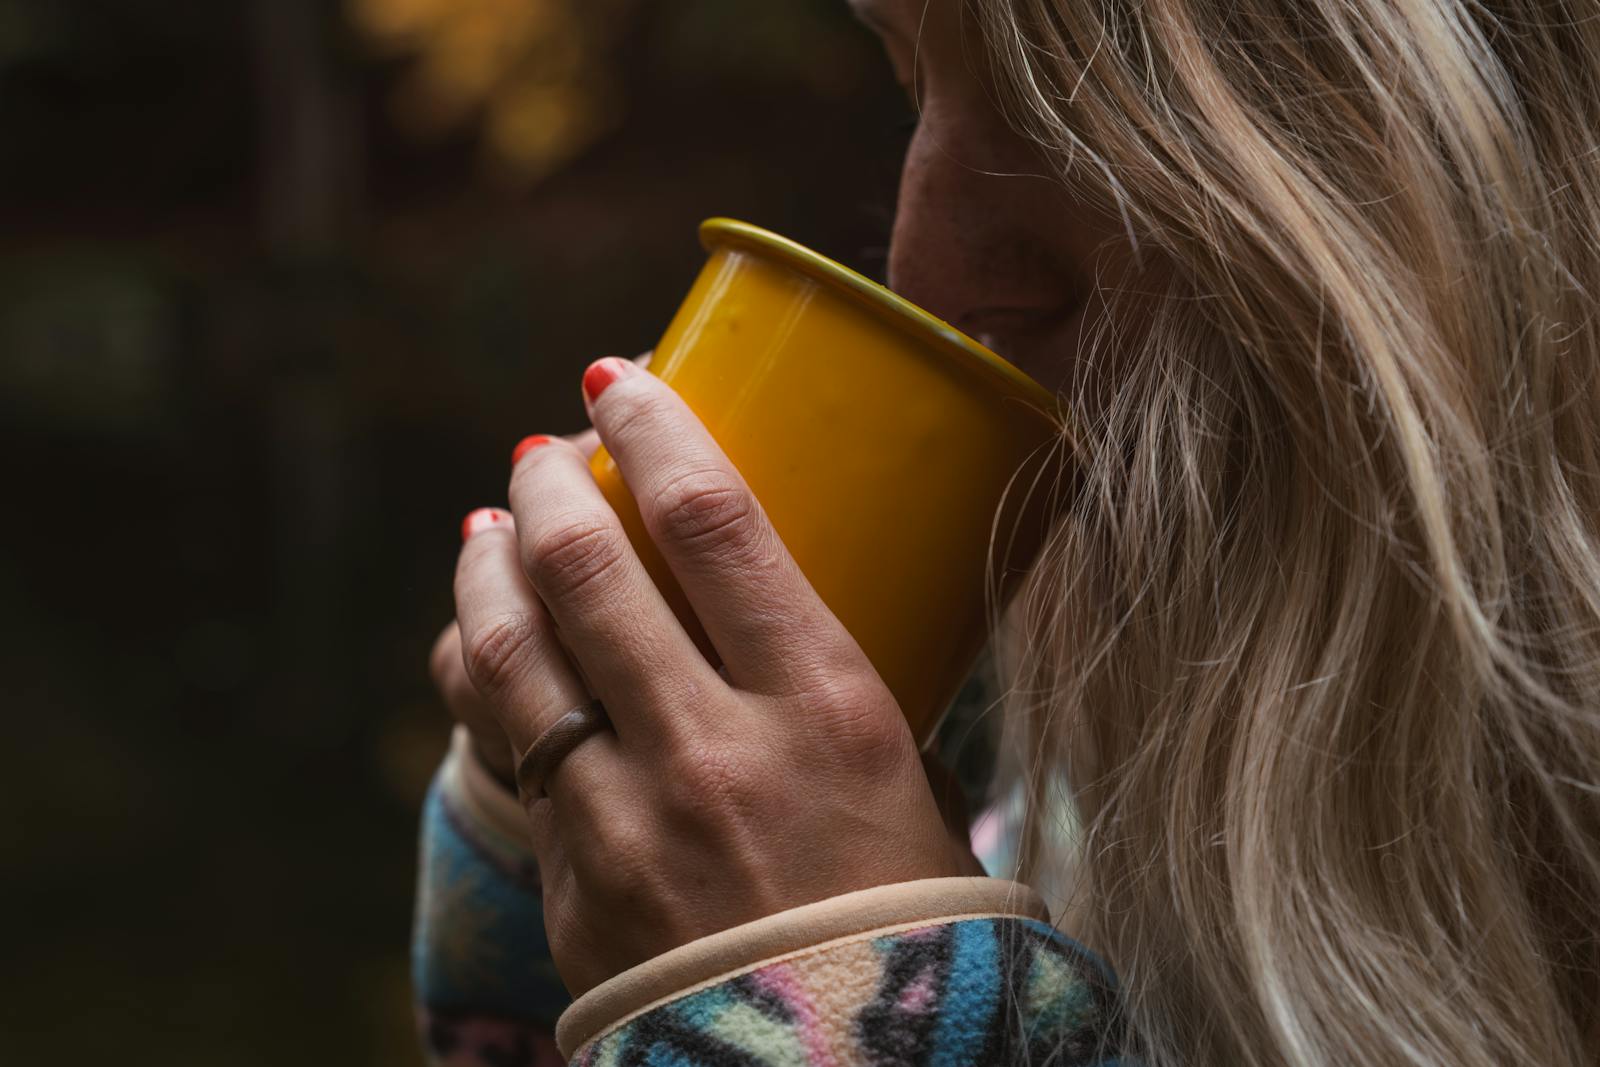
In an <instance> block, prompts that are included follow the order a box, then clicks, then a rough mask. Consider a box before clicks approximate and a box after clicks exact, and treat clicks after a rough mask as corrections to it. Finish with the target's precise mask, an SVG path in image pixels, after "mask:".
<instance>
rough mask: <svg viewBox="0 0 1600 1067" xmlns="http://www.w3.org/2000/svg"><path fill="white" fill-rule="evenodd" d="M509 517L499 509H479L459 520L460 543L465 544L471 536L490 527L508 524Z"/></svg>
mask: <svg viewBox="0 0 1600 1067" xmlns="http://www.w3.org/2000/svg"><path fill="white" fill-rule="evenodd" d="M510 520H511V516H509V515H507V514H506V513H505V512H503V511H501V510H500V509H499V508H479V509H478V510H477V511H474V512H472V513H470V514H469V515H468V516H467V517H466V518H464V519H462V520H461V541H462V543H463V544H465V543H466V542H467V541H468V540H470V539H471V537H472V535H473V534H478V533H482V532H483V531H485V530H487V529H488V528H489V527H491V526H498V525H500V524H501V523H503V522H509V521H510Z"/></svg>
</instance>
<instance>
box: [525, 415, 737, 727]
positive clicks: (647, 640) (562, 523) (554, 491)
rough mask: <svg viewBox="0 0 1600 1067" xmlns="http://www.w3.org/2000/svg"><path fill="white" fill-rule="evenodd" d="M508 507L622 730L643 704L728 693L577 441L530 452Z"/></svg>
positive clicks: (535, 578) (544, 591)
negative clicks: (658, 586)
mask: <svg viewBox="0 0 1600 1067" xmlns="http://www.w3.org/2000/svg"><path fill="white" fill-rule="evenodd" d="M511 507H512V511H513V512H514V514H515V516H516V530H517V540H518V542H519V551H520V557H521V566H522V571H523V573H525V574H526V575H527V578H528V579H530V580H531V583H532V589H536V590H537V591H538V599H539V600H541V601H542V602H543V604H544V605H545V607H546V608H547V609H548V612H549V616H550V618H552V619H553V620H554V622H555V626H556V632H557V634H558V635H559V638H560V641H561V643H562V645H564V646H565V648H566V649H567V651H568V652H569V653H570V654H571V656H572V658H573V660H574V661H575V662H576V664H577V666H578V667H579V669H580V670H581V671H582V672H583V676H584V677H585V678H586V679H587V680H588V682H589V684H590V686H591V688H592V691H593V693H594V695H595V696H597V697H599V698H600V700H601V701H603V702H604V703H605V705H606V707H607V709H608V711H609V712H610V713H611V717H612V721H613V722H614V723H615V724H616V727H617V731H618V733H619V734H620V735H622V736H624V737H626V736H628V733H629V730H630V728H636V727H639V726H643V725H645V718H644V716H643V714H642V712H641V709H649V710H650V711H659V710H660V709H677V708H685V709H692V708H694V707H696V706H698V705H699V704H701V703H703V702H704V700H705V697H706V695H707V694H708V693H709V692H711V691H713V690H714V689H716V690H723V691H725V689H726V686H725V685H724V683H723V682H722V680H721V679H720V678H718V677H717V675H716V673H715V672H714V671H713V670H712V669H711V667H710V665H709V664H707V663H706V661H705V657H704V656H702V655H701V654H700V651H699V649H697V648H695V646H694V642H693V641H692V640H691V639H690V638H689V636H688V635H687V634H686V633H684V630H683V627H682V626H681V625H680V624H679V622H678V620H677V617H676V616H675V615H673V613H672V609H671V608H670V607H668V606H667V603H666V601H665V600H664V599H663V598H662V596H661V593H660V592H659V591H658V590H657V589H656V587H655V585H654V583H652V582H651V581H650V577H649V575H648V574H647V573H646V572H645V569H644V565H643V564H642V563H641V562H640V561H639V557H638V555H637V554H636V553H635V552H634V550H633V546H632V545H631V544H629V542H628V539H627V535H626V534H625V533H624V532H623V529H622V524H621V522H620V521H619V520H618V518H617V516H616V513H615V512H614V511H613V510H612V509H611V506H610V504H608V503H607V502H606V499H605V497H604V496H603V495H602V494H601V492H600V488H599V486H597V485H596V484H595V482H594V478H593V477H592V476H591V475H590V473H589V465H588V463H587V462H586V461H585V460H584V458H583V456H582V455H581V454H580V453H579V452H578V450H577V449H576V448H574V447H573V446H572V445H571V444H570V443H568V442H566V441H560V440H547V441H546V442H544V443H542V444H540V445H539V446H537V447H534V448H532V449H530V450H529V451H527V452H525V453H524V454H523V455H522V456H521V458H520V459H519V461H518V463H517V465H516V468H515V470H514V471H513V472H512V478H511ZM525 584H526V583H525ZM630 720H635V721H630Z"/></svg>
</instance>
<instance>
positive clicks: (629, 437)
mask: <svg viewBox="0 0 1600 1067" xmlns="http://www.w3.org/2000/svg"><path fill="white" fill-rule="evenodd" d="M584 384H585V393H586V396H587V398H588V400H589V408H590V418H591V420H592V421H593V423H594V426H595V428H596V429H597V431H598V432H599V435H600V438H601V439H602V440H603V441H604V442H605V444H606V447H607V449H608V450H609V451H610V452H611V454H612V456H613V457H614V458H615V459H616V461H617V464H618V466H619V467H620V469H621V471H622V474H623V477H624V479H625V480H626V482H627V484H628V485H629V486H630V487H631V489H632V491H633V493H634V495H635V497H636V498H637V500H638V501H639V504H640V509H641V514H642V516H643V519H644V524H645V527H646V529H647V530H648V531H649V533H650V535H651V537H652V538H653V539H654V540H655V542H656V543H657V545H659V547H660V549H661V552H662V555H663V556H664V557H665V558H666V560H667V561H668V563H669V564H670V565H671V567H672V569H673V572H674V573H675V574H676V576H677V578H678V580H679V582H680V584H681V585H682V586H683V589H684V591H685V593H686V594H687V595H688V597H689V600H690V602H691V603H692V604H693V606H694V610H695V613H696V615H697V616H698V617H699V619H700V621H701V623H702V624H703V625H704V627H705V630H706V633H707V634H708V635H709V636H710V637H711V639H712V641H713V643H714V644H715V645H716V648H717V651H718V653H719V654H720V655H721V657H722V659H723V661H724V670H723V672H721V673H719V672H718V671H716V670H713V669H712V667H711V666H710V664H708V663H707V662H706V660H705V658H704V657H703V656H701V655H700V653H699V651H698V650H697V649H696V648H695V646H694V644H693V642H692V641H691V640H690V638H689V637H688V635H687V634H686V633H685V632H684V630H683V628H682V626H681V625H680V624H679V623H678V621H677V619H676V618H675V617H674V615H673V614H672V611H671V609H670V608H669V607H668V606H667V604H666V602H665V601H664V600H663V599H662V597H661V595H660V593H659V592H658V591H657V590H656V588H655V586H654V585H653V584H652V583H651V581H650V579H649V578H648V577H647V575H646V573H645V570H644V567H643V565H642V564H641V563H640V561H639V558H638V556H637V555H636V554H635V552H634V550H633V548H632V546H631V545H629V543H628V540H627V538H626V536H625V535H624V533H623V530H622V527H621V524H620V523H619V521H618V519H617V516H616V514H615V513H614V512H613V511H612V509H611V507H610V506H609V504H607V502H606V500H605V498H604V497H603V496H602V495H601V493H600V490H599V488H598V487H597V486H596V484H595V482H594V480H593V478H592V477H591V476H590V474H589V469H588V464H587V461H586V459H585V457H584V456H583V454H582V453H581V452H580V450H579V449H578V448H577V447H575V446H574V445H573V444H572V443H570V442H567V441H563V440H559V439H552V440H550V441H548V442H547V443H545V444H542V445H541V446H539V447H535V448H532V449H531V450H528V451H526V452H525V453H524V454H523V455H522V456H521V458H520V460H519V462H517V464H516V467H515V470H514V471H513V474H512V480H511V510H512V515H505V513H503V512H500V513H480V517H479V520H478V521H476V522H474V523H471V524H470V526H471V536H470V537H469V539H468V540H467V543H466V544H465V546H464V547H463V548H462V551H461V557H460V560H459V563H458V566H457V571H456V583H455V591H456V611H457V616H458V619H459V621H460V635H461V636H460V640H461V645H462V649H463V660H464V663H465V666H466V671H467V674H468V675H469V677H470V679H471V682H472V684H473V686H474V687H475V689H476V691H477V692H478V693H479V694H481V696H482V697H483V699H484V702H485V705H486V706H487V709H488V711H489V712H490V714H491V715H492V716H493V718H494V721H495V722H496V723H497V724H498V725H499V727H500V729H501V730H503V731H504V733H505V735H506V737H507V738H508V739H509V740H510V743H511V748H512V750H513V751H515V752H518V753H522V752H526V751H527V749H528V748H529V747H530V746H531V745H532V744H533V743H534V741H535V740H536V739H537V738H538V737H539V736H540V735H541V734H542V733H543V732H544V730H545V729H546V728H548V727H549V726H550V725H551V724H552V723H553V722H555V721H556V720H557V719H559V718H560V717H561V716H562V715H563V714H565V713H566V712H567V711H569V710H571V709H572V708H574V707H578V706H580V705H583V704H586V703H588V702H589V701H590V700H591V699H594V698H598V699H600V700H601V701H602V702H603V703H604V705H605V708H606V711H607V712H608V714H609V716H610V720H611V723H612V727H613V729H612V730H605V731H602V732H600V733H598V734H595V735H594V736H591V737H589V738H587V739H586V740H584V741H583V742H582V743H581V744H579V745H578V746H577V748H576V749H574V750H573V751H572V752H571V753H570V754H569V755H567V756H566V758H565V759H564V760H563V761H562V762H561V763H560V764H559V765H557V766H556V767H555V768H554V769H553V770H552V771H551V772H550V773H549V775H548V777H547V778H546V779H545V789H546V790H547V792H548V798H535V797H531V796H527V795H524V797H523V801H524V806H525V807H526V809H527V811H528V817H529V822H530V825H531V828H532V839H533V843H534V849H535V852H536V853H537V855H538V858H539V867H540V873H541V877H542V881H543V883H544V894H545V916H546V927H547V931H548V933H549V937H550V944H551V949H552V952H553V955H554V957H555V962H556V965H557V967H558V969H559V970H560V972H561V976H562V978H563V980H564V981H565V982H566V983H567V986H568V988H569V989H571V990H572V992H573V993H574V994H578V993H582V992H583V991H585V990H587V989H589V988H590V987H592V986H594V985H595V984H597V983H598V982H601V981H603V980H604V979H606V978H608V977H610V976H612V975H614V974H616V973H618V972H620V971H622V970H624V969H626V968H628V967H630V966H633V965H634V964H637V963H640V962H642V961H644V960H646V959H649V958H650V957H652V956H655V955H657V954H659V953H661V952H664V951H666V950H668V949H670V948H673V947H675V946H677V945H681V944H684V943H686V942H688V941H691V940H693V939H695V938H697V937H701V936H703V935H705V934H708V933H713V932H715V931H717V930H721V929H725V928H727V927H729V926H733V925H736V924H738V923H741V922H746V921H749V920H752V919H755V918H759V917H761V916H764V915H768V914H771V913H774V912H777V911H781V910H784V909H786V908H791V907H795V906H797V905H800V904H804V903H809V902H811V901H816V900H821V899H824V898H826V897H830V896H833V895H836V894H839V893H843V892H848V891H851V890H855V889H862V888H866V887H869V886H873V885H881V884H886V883H891V882H900V881H908V880H911V879H916V878H928V877H939V876H946V875H958V874H970V873H974V872H973V870H972V865H971V859H970V854H969V853H966V852H965V851H964V850H963V849H962V848H961V847H959V845H957V844H956V843H955V842H953V841H952V839H951V838H950V837H949V836H948V835H947V833H946V830H945V826H944V823H943V822H942V820H941V817H940V813H939V809H938V807H937V806H936V804H935V803H934V799H933V796H932V794H931V792H930V790H929V787H928V782H927V779H926V777H925V775H924V772H923V768H922V765H921V763H920V761H919V757H918V753H917V749H916V745H915V744H914V743H913V741H912V738H911V734H910V731H909V730H908V729H907V727H906V724H905V720H904V719H903V718H902V717H901V714H900V709H899V708H898V707H897V706H896V704H895V701H894V698H893V696H892V695H891V694H890V693H889V691H888V689H887V688H886V687H885V686H884V684H883V682H882V681H881V680H880V679H879V678H878V676H877V674H876V672H875V671H874V670H873V668H872V665H871V664H870V663H869V662H868V661H867V659H866V656H865V655H864V654H863V653H862V651H861V649H860V647H859V646H857V645H856V643H855V641H854V640H852V639H851V637H850V635H849V634H848V633H847V632H846V631H845V629H844V627H843V626H842V625H841V624H840V623H839V621H838V620H837V619H836V618H835V617H834V616H833V614H832V613H831V612H830V611H829V610H828V609H827V607H826V606H825V605H824V604H823V603H822V601H821V600H820V599H819V598H818V596H817V594H816V593H815V591H813V590H812V588H811V586H810V585H809V584H808V583H807V582H806V580H805V578H804V576H803V575H802V574H801V573H800V570H799V568H798V567H797V566H796V564H795V562H794V560H793V559H792V558H791V557H790V556H789V554H788V552H787V550H786V549H785V548H784V546H783V544H782V543H781V541H780V540H779V539H778V536H777V534H776V533H775V532H774V531H773V529H772V527H771V526H770V524H769V523H768V521H767V518H766V515H765V514H764V513H763V512H762V510H761V507H760V505H759V504H758V503H757V502H756V501H755V499H754V497H753V496H752V495H751V493H750V491H749V489H748V487H747V486H746V485H745V484H744V481H743V479H741V478H740V477H739V475H738V473H737V472H736V471H735V470H734V469H733V467H732V465H731V464H730V463H729V462H728V460H727V458H726V457H725V456H724V455H723V454H722V452H721V450H720V449H719V448H718V447H717V445H716V444H715V442H714V441H712V439H711V437H710V435H709V434H708V433H707V432H706V430H705V428H704V427H703V426H702V425H701V424H700V422H699V421H698V420H697V419H696V418H695V417H694V415H693V414H692V413H691V412H690V411H689V409H688V408H687V407H686V406H685V405H684V404H683V402H682V401H681V400H680V399H679V398H678V396H677V395H676V394H675V393H673V392H672V390H671V389H670V388H668V387H667V386H666V385H665V384H664V383H662V382H661V381H660V380H659V379H657V378H655V377H654V376H653V375H650V374H647V373H644V372H642V371H640V370H639V369H638V368H636V367H634V366H633V365H632V364H631V363H628V362H626V361H623V360H617V359H607V360H602V361H601V362H599V363H597V364H595V365H594V366H593V367H591V368H590V371H589V373H588V374H587V375H585V379H584ZM613 731H614V732H613Z"/></svg>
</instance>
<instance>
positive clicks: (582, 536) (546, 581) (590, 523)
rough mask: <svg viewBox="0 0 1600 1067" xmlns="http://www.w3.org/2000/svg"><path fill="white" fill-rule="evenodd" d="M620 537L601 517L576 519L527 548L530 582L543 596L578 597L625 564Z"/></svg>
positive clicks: (560, 523) (553, 528) (546, 534)
mask: <svg viewBox="0 0 1600 1067" xmlns="http://www.w3.org/2000/svg"><path fill="white" fill-rule="evenodd" d="M622 559H623V552H622V545H621V542H620V535H619V534H618V533H617V532H616V531H614V530H612V529H611V528H610V527H609V526H608V525H607V524H606V523H605V522H603V521H601V520H600V518H599V517H598V516H593V515H574V516H571V517H569V518H567V519H566V520H564V521H562V522H559V523H556V524H554V525H552V526H551V527H550V529H549V530H547V531H545V532H543V533H541V534H540V535H539V536H538V537H537V539H535V540H534V542H533V543H532V544H531V545H530V546H529V547H528V554H527V559H526V561H525V565H526V569H527V572H528V578H529V580H530V581H532V582H533V584H534V586H535V587H536V588H537V589H538V590H539V591H540V592H541V593H543V594H545V595H546V596H550V597H555V598H558V599H566V598H570V597H574V596H577V595H578V594H580V593H583V592H585V591H588V590H591V589H593V588H594V587H595V586H596V584H597V583H599V582H602V581H604V580H606V579H607V578H608V577H609V576H610V575H611V574H612V573H614V571H615V569H616V567H617V566H618V564H620V563H621V562H622Z"/></svg>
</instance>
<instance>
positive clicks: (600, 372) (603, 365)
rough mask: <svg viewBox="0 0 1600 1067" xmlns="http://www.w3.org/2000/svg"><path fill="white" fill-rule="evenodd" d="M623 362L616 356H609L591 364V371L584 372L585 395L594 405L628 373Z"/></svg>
mask: <svg viewBox="0 0 1600 1067" xmlns="http://www.w3.org/2000/svg"><path fill="white" fill-rule="evenodd" d="M622 362H623V361H622V360H620V359H617V358H616V357H615V356H607V357H606V358H605V359H602V360H597V361H595V362H594V363H591V364H589V369H588V370H586V371H584V372H583V395H584V396H585V397H587V398H588V400H589V403H591V404H593V403H594V402H595V401H596V400H599V399H600V394H601V393H603V392H605V391H606V388H607V387H608V386H610V385H611V383H612V382H614V381H616V380H617V379H618V378H620V377H622V376H623V375H624V374H626V373H627V371H626V370H625V369H624V368H623V366H622Z"/></svg>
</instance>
